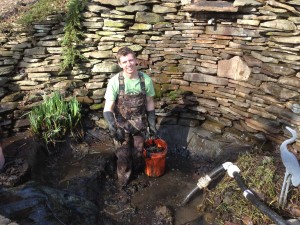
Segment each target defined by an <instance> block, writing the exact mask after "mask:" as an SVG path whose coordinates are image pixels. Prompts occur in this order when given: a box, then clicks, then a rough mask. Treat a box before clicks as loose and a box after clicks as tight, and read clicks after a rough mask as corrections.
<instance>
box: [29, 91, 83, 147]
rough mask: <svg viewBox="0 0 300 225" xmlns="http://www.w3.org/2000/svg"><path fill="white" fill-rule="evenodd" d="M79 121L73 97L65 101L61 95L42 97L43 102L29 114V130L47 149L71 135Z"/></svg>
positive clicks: (77, 103)
mask: <svg viewBox="0 0 300 225" xmlns="http://www.w3.org/2000/svg"><path fill="white" fill-rule="evenodd" d="M80 119H81V112H80V105H79V102H78V101H77V99H76V98H75V97H72V98H71V100H69V101H66V100H64V99H63V97H62V96H61V94H59V93H58V92H54V93H53V95H52V96H50V97H48V96H43V102H42V103H41V104H40V105H38V106H36V107H34V108H33V109H32V110H31V112H30V113H29V121H30V130H31V132H32V133H33V134H34V135H35V136H36V137H38V138H39V139H41V140H42V141H43V142H44V144H45V145H46V147H47V149H48V147H49V145H50V144H52V145H53V146H55V144H56V142H61V141H63V140H64V139H65V138H66V136H67V135H68V134H70V133H71V134H72V133H73V131H74V130H75V129H76V126H77V124H78V123H79V121H80Z"/></svg>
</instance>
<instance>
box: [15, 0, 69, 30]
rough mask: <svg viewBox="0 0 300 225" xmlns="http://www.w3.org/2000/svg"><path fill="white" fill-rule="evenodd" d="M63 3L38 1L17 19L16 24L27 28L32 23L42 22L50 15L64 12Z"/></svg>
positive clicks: (60, 0)
mask: <svg viewBox="0 0 300 225" xmlns="http://www.w3.org/2000/svg"><path fill="white" fill-rule="evenodd" d="M65 1H66V0H39V1H37V2H36V3H35V4H34V5H32V6H31V7H30V9H29V10H28V11H26V12H25V13H23V14H22V15H21V16H20V17H19V19H18V23H20V24H22V25H25V26H27V25H31V23H33V22H38V21H43V20H45V19H46V18H47V16H49V15H50V14H53V13H55V12H58V11H64V7H65Z"/></svg>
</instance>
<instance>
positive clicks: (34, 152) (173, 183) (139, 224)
mask: <svg viewBox="0 0 300 225" xmlns="http://www.w3.org/2000/svg"><path fill="white" fill-rule="evenodd" d="M3 149H4V154H5V156H6V158H7V159H8V160H9V159H13V158H14V157H23V158H26V160H28V162H29V164H30V165H31V177H30V180H29V181H35V182H37V183H39V184H41V185H44V186H48V187H53V188H57V189H60V190H64V191H68V192H69V193H73V194H74V193H75V194H76V195H78V196H81V197H84V198H86V199H88V200H89V201H91V202H93V203H95V205H96V206H97V207H98V209H97V210H98V212H99V217H98V220H97V223H96V224H124V225H125V224H131V225H135V224H136V225H143V224H145V225H146V224H147V225H149V224H153V225H155V224H157V225H158V224H174V225H183V224H199V225H201V224H205V222H204V219H203V218H204V217H205V215H204V214H203V213H202V212H199V211H198V210H197V206H198V205H199V204H201V201H202V197H201V195H200V194H199V195H195V197H194V198H193V199H192V200H191V201H190V202H189V204H187V205H185V206H183V205H182V201H183V200H184V198H185V197H186V195H187V194H188V193H189V192H190V191H191V190H192V189H194V188H195V187H196V182H197V179H198V178H199V177H200V175H202V174H199V171H197V168H199V166H200V165H199V163H200V162H193V161H191V159H190V158H188V157H184V156H183V155H186V154H178V152H177V153H176V154H174V153H172V152H171V151H170V152H168V154H167V157H166V170H165V173H164V174H163V175H162V176H160V177H148V176H146V175H145V173H143V172H140V173H135V174H133V176H132V179H131V180H130V183H129V184H128V185H127V186H126V187H125V188H119V187H118V185H117V179H116V172H115V171H116V158H115V156H114V145H113V142H112V140H111V139H110V138H109V136H108V135H107V133H106V132H105V131H102V130H97V132H96V133H95V132H94V133H92V134H90V135H88V136H87V138H86V139H85V140H84V141H83V142H80V143H79V142H77V143H76V142H70V149H64V150H63V152H64V153H59V154H58V155H54V156H51V157H49V156H48V155H47V154H45V151H44V150H41V149H40V148H37V146H36V142H35V141H34V140H33V139H32V138H31V137H30V136H29V133H27V132H25V133H21V134H18V135H17V136H15V137H12V138H8V139H5V140H4V143H3ZM202 167H203V165H202ZM211 167H212V165H209V164H207V165H206V168H207V170H209V169H210V168H211ZM10 219H15V218H10ZM18 221H20V222H21V221H22V218H18V220H17V222H18ZM192 221H193V222H192ZM20 224H22V223H20ZM69 224H72V223H69Z"/></svg>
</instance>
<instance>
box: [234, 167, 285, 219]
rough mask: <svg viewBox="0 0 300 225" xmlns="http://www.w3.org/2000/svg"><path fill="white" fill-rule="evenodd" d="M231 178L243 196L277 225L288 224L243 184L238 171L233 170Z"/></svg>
mask: <svg viewBox="0 0 300 225" xmlns="http://www.w3.org/2000/svg"><path fill="white" fill-rule="evenodd" d="M233 178H234V179H235V180H236V182H237V184H238V186H239V187H240V188H241V189H242V191H243V194H244V197H245V198H246V199H247V200H249V201H250V202H251V203H252V204H253V205H254V206H255V207H257V208H258V209H259V210H260V211H261V212H262V213H264V214H265V215H267V216H268V217H269V218H270V219H271V220H273V221H274V222H275V223H276V224H277V225H288V222H287V221H285V220H284V219H283V218H282V217H281V216H279V215H278V214H277V213H275V212H274V211H273V210H272V209H270V208H269V207H268V206H266V205H265V204H264V203H262V202H261V201H260V200H259V199H258V198H257V197H256V196H255V195H254V194H253V193H252V191H251V190H249V189H248V187H247V186H246V185H245V182H244V180H243V178H242V177H241V176H240V174H239V173H238V172H236V171H235V172H233Z"/></svg>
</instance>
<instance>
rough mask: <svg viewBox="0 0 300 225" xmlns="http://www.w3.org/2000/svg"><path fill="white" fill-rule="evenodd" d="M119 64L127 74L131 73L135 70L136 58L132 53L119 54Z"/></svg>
mask: <svg viewBox="0 0 300 225" xmlns="http://www.w3.org/2000/svg"><path fill="white" fill-rule="evenodd" d="M119 66H120V67H121V68H122V69H123V71H124V72H125V73H127V74H133V73H135V72H136V71H137V67H136V59H135V57H134V56H133V55H132V54H128V55H126V56H121V57H120V62H119Z"/></svg>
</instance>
